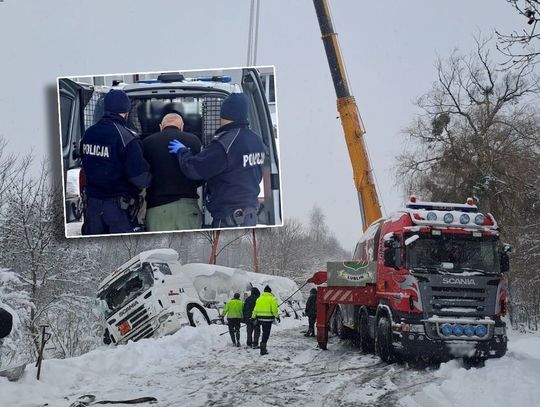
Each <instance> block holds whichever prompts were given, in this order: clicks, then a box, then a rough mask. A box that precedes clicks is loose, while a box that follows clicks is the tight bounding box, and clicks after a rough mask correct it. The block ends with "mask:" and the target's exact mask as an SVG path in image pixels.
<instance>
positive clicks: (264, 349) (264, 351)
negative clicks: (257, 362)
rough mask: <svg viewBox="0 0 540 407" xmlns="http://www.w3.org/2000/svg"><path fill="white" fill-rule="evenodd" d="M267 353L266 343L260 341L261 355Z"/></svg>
mask: <svg viewBox="0 0 540 407" xmlns="http://www.w3.org/2000/svg"><path fill="white" fill-rule="evenodd" d="M263 355H268V351H267V350H266V343H262V342H261V356H263Z"/></svg>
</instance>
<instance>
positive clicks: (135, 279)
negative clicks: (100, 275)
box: [97, 249, 210, 344]
mask: <svg viewBox="0 0 540 407" xmlns="http://www.w3.org/2000/svg"><path fill="white" fill-rule="evenodd" d="M180 268H181V264H180V262H179V261H178V253H176V251H174V250H172V249H158V250H149V251H146V252H142V253H140V254H139V255H137V256H135V257H133V258H132V259H131V260H129V261H128V262H126V263H124V264H123V265H122V266H120V267H119V268H118V269H116V271H114V272H113V273H112V274H111V275H110V276H108V277H107V278H106V279H105V280H103V281H102V283H101V284H100V286H99V288H98V292H97V297H98V300H99V303H100V307H99V308H100V310H101V312H102V314H103V316H104V317H105V320H106V329H105V333H104V337H103V341H104V342H105V343H107V344H108V343H115V344H118V343H124V342H127V341H129V340H133V341H137V340H139V339H142V338H150V337H159V336H162V335H167V334H170V333H174V332H176V331H177V330H178V329H180V328H181V327H182V326H185V325H192V326H196V325H200V324H209V323H210V318H209V317H208V311H209V310H206V309H205V308H204V306H203V303H202V302H201V301H200V299H199V296H198V294H197V291H196V290H195V287H194V286H193V282H192V280H191V279H190V278H189V276H187V275H186V274H184V273H182V272H180Z"/></svg>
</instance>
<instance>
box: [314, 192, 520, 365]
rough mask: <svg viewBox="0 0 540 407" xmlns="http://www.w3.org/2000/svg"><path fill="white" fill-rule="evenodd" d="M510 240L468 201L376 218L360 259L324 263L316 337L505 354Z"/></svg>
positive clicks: (405, 351)
mask: <svg viewBox="0 0 540 407" xmlns="http://www.w3.org/2000/svg"><path fill="white" fill-rule="evenodd" d="M509 249H510V247H509V246H508V245H500V244H499V228H498V226H497V223H496V221H495V219H494V218H493V216H491V215H490V214H483V213H481V212H479V211H478V208H477V206H476V205H474V203H473V200H472V199H468V200H467V203H466V204H450V203H435V202H419V201H417V200H416V198H415V197H411V200H410V202H409V203H408V204H407V205H406V208H405V209H404V210H402V211H400V212H398V213H396V214H395V215H394V216H392V217H390V218H388V219H380V220H378V221H375V222H374V223H372V224H371V225H370V226H369V228H368V229H367V230H366V232H365V233H364V234H363V236H362V237H361V239H360V241H359V242H358V244H357V246H356V249H355V253H354V256H353V257H354V258H353V261H345V262H333V263H328V264H327V271H326V272H318V273H315V275H314V276H313V277H312V278H311V279H310V280H309V281H310V282H312V283H315V284H317V285H318V290H317V341H318V343H319V347H320V348H322V349H326V347H327V343H328V331H329V329H332V330H333V331H335V332H336V333H337V334H338V335H339V336H340V337H341V338H351V339H352V340H353V341H354V343H355V344H356V345H357V346H358V347H360V348H362V350H364V351H372V350H375V351H376V353H377V354H378V355H379V356H380V357H381V359H383V360H384V361H386V362H391V361H393V360H395V359H396V357H398V356H404V357H409V356H410V357H414V358H421V359H430V360H433V359H438V360H447V359H450V358H452V357H465V358H469V359H487V358H494V357H495V358H496V357H501V356H503V355H504V354H505V353H506V348H507V341H508V339H507V336H506V325H505V323H504V321H503V320H502V317H503V316H504V315H505V312H506V300H507V297H506V291H505V288H504V273H505V272H506V271H508V268H509V260H508V253H507V252H508V251H509Z"/></svg>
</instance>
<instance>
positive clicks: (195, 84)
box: [58, 68, 282, 226]
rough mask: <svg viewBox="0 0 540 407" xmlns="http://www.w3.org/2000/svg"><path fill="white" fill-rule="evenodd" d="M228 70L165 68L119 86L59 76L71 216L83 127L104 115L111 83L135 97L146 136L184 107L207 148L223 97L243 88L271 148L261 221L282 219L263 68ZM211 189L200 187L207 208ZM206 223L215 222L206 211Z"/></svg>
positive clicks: (73, 216) (133, 113)
mask: <svg viewBox="0 0 540 407" xmlns="http://www.w3.org/2000/svg"><path fill="white" fill-rule="evenodd" d="M226 72H227V75H218V76H216V75H214V76H192V77H189V75H190V73H189V72H188V73H185V74H180V73H173V72H168V73H162V74H159V75H157V74H156V75H153V76H155V78H153V79H145V80H137V75H134V79H135V83H132V84H126V83H117V84H115V86H93V85H88V84H84V83H80V82H76V81H74V80H72V79H69V78H60V79H59V80H58V94H59V106H60V122H61V133H62V137H61V140H62V156H63V171H64V187H65V190H66V203H65V204H66V222H72V221H78V220H80V219H81V216H82V209H81V199H80V190H82V185H81V181H82V177H81V176H80V166H81V162H80V153H79V145H80V140H81V138H82V136H83V134H84V131H85V130H86V129H87V128H88V127H90V126H91V125H93V124H95V123H96V122H97V121H98V120H99V119H100V118H101V116H102V115H103V98H104V95H105V94H106V93H107V92H108V91H109V90H110V89H112V88H115V89H123V90H124V91H125V92H126V93H127V94H128V95H129V97H130V100H131V110H130V112H129V116H128V126H129V127H130V128H131V129H133V130H134V131H135V132H137V134H139V135H140V137H141V138H142V139H144V138H145V137H147V136H149V135H150V134H153V133H155V132H158V131H159V123H160V122H161V119H162V118H163V116H164V115H165V114H167V113H173V112H175V113H179V114H180V115H181V116H182V117H183V120H184V124H185V126H184V130H185V131H187V132H191V133H193V134H195V135H196V136H197V137H199V138H200V140H201V142H202V145H203V148H204V147H205V146H207V145H208V144H209V143H210V141H211V140H212V138H213V137H214V132H215V131H216V130H217V129H218V128H219V127H220V120H219V113H220V108H221V103H222V101H223V100H224V99H225V98H226V97H227V96H228V95H229V94H231V93H237V92H243V93H244V94H245V95H246V96H247V97H248V100H249V111H250V113H249V121H250V126H251V128H252V129H253V130H254V132H255V133H257V134H258V135H260V136H261V138H262V140H263V142H264V144H265V146H266V149H267V154H266V156H265V163H264V169H263V181H262V183H261V193H260V195H259V202H260V204H261V210H260V212H259V215H258V224H264V225H278V224H281V222H282V220H281V206H280V205H281V199H280V176H279V157H278V150H277V146H276V138H275V134H274V125H273V123H272V116H271V113H270V109H269V106H268V101H267V100H266V96H265V90H264V87H263V84H262V82H261V78H260V75H259V72H258V71H257V70H256V69H254V68H245V69H235V70H227V71H226ZM205 195H206V191H205V190H204V188H202V187H201V191H200V193H199V196H201V199H200V200H199V202H200V207H201V209H203V210H204V202H205V200H204V197H205ZM204 215H205V216H204V225H203V226H209V225H210V224H211V222H212V219H211V217H210V214H209V213H208V211H204Z"/></svg>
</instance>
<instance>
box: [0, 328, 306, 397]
mask: <svg viewBox="0 0 540 407" xmlns="http://www.w3.org/2000/svg"><path fill="white" fill-rule="evenodd" d="M304 322H305V321H298V320H293V319H291V318H289V319H287V320H286V321H283V322H282V323H281V324H279V325H276V326H274V327H273V328H272V331H273V332H274V333H275V332H277V331H282V330H284V329H290V328H297V327H299V326H300V325H301V324H302V323H304ZM223 333H225V334H224V335H220V334H223ZM242 340H245V330H244V329H243V328H242ZM232 352H234V353H232ZM238 352H244V353H245V352H247V351H246V350H245V349H239V350H238ZM211 354H214V355H215V354H218V355H221V356H220V359H222V361H226V363H230V365H231V366H233V365H234V364H235V363H236V360H235V359H236V358H238V353H237V350H236V348H232V347H231V344H230V338H229V335H228V332H227V327H226V326H223V325H210V326H206V327H197V328H192V327H184V328H182V329H181V330H180V331H178V332H177V333H175V334H174V335H171V336H165V337H162V338H159V339H143V340H141V341H138V342H130V343H128V344H127V345H123V346H118V347H114V348H109V347H102V348H99V349H96V350H94V351H91V352H89V353H87V354H85V355H82V356H79V357H76V358H70V359H63V360H59V359H51V360H45V361H44V362H43V366H42V371H41V380H40V381H37V380H36V368H35V367H34V366H30V365H29V366H27V370H26V372H25V373H24V376H23V378H22V379H21V380H19V382H9V381H8V380H7V379H6V378H3V377H0V395H1V399H0V405H1V406H9V407H38V406H42V405H44V404H45V403H48V405H49V406H54V407H68V406H69V405H70V404H71V403H72V402H73V401H74V400H75V399H77V397H80V396H82V395H84V394H94V395H96V396H97V399H98V400H103V399H109V400H111V399H112V400H123V399H130V398H136V397H144V396H153V397H157V398H158V400H178V403H179V404H178V405H183V404H182V402H181V400H182V398H183V397H184V396H185V395H186V391H185V390H186V389H185V388H183V384H182V381H181V380H180V381H179V376H185V375H186V374H187V375H189V371H190V368H191V367H192V366H194V365H197V364H198V363H199V362H201V361H205V363H207V362H208V357H209V355H211ZM240 354H242V353H240ZM246 355H247V353H246ZM250 357H252V358H256V359H258V358H259V356H258V352H257V351H251V353H250ZM208 375H209V379H210V376H215V375H227V372H223V371H218V370H216V371H208ZM201 385H202V383H201ZM190 390H196V389H190ZM167 405H173V404H167Z"/></svg>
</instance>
